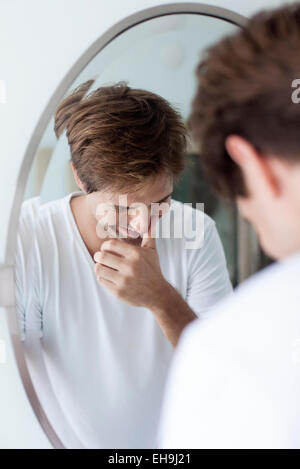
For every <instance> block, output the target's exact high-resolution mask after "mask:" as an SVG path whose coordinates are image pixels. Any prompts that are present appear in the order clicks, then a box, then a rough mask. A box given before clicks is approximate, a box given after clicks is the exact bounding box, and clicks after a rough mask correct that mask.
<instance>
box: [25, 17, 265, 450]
mask: <svg viewBox="0 0 300 469" xmlns="http://www.w3.org/2000/svg"><path fill="white" fill-rule="evenodd" d="M236 29H237V26H236V25H234V24H232V23H230V22H228V21H225V20H223V19H219V18H216V17H212V16H207V15H200V14H187V13H182V14H170V15H164V16H161V17H156V18H153V19H150V20H147V21H143V22H141V23H139V24H136V25H135V26H133V27H131V28H129V29H127V30H126V31H124V32H123V33H122V34H119V35H117V36H116V37H115V38H114V40H113V41H111V42H109V43H108V44H107V45H106V47H104V48H103V49H102V50H101V51H100V52H99V53H98V54H97V55H96V56H95V57H94V58H93V60H91V61H90V62H89V63H88V65H87V66H86V67H85V68H84V69H83V70H82V72H81V73H80V74H79V75H78V77H77V78H76V80H75V81H74V82H73V83H72V86H71V88H69V89H68V90H67V91H66V93H65V95H64V97H67V96H69V95H70V93H72V91H74V90H75V89H77V87H78V86H79V85H81V84H83V83H85V82H87V81H88V80H94V81H93V82H92V84H91V86H90V88H89V89H88V90H87V93H86V95H89V94H91V93H92V92H93V91H95V90H97V89H98V88H100V87H110V86H112V85H114V84H116V83H119V82H126V83H127V85H128V86H129V87H130V88H131V89H140V90H147V91H148V92H151V93H155V94H156V95H158V96H160V97H163V98H164V99H165V100H167V102H168V103H169V104H170V106H172V107H173V108H174V109H176V111H177V112H178V113H179V114H180V115H181V117H182V119H183V121H186V119H187V117H188V115H189V111H190V106H191V101H192V98H193V95H194V92H195V86H196V81H195V75H194V70H195V67H196V65H197V64H198V62H199V60H200V58H201V54H202V53H203V51H204V50H205V49H206V48H207V47H208V46H209V45H210V44H213V43H214V42H215V41H217V40H218V39H220V38H222V37H224V36H225V35H227V34H229V33H231V32H233V31H235V30H236ZM54 119H55V115H53V116H52V118H51V120H50V121H49V123H48V125H47V128H46V130H45V132H44V134H43V137H42V139H41V141H40V144H39V147H38V149H37V151H36V153H35V156H34V160H33V164H32V167H31V171H30V175H29V178H28V182H27V186H26V190H25V197H24V198H25V200H24V203H23V205H22V210H21V215H20V225H19V233H18V246H17V253H16V272H17V275H16V279H17V280H16V294H17V312H18V318H19V324H20V337H21V339H22V343H23V347H24V353H25V357H26V362H27V366H28V370H29V373H30V376H31V379H32V382H33V385H34V388H35V391H36V394H37V396H38V398H39V400H40V403H41V406H42V408H43V410H44V412H45V415H46V416H47V419H48V420H49V422H50V424H51V426H52V427H53V429H54V431H55V432H56V434H57V436H58V438H59V439H60V441H61V442H62V445H63V446H65V447H68V448H72V447H74V448H78V447H83V448H154V447H155V443H156V441H155V438H156V428H157V423H158V418H159V412H160V405H161V399H162V396H163V390H164V385H165V379H166V376H167V372H168V368H169V365H170V361H171V359H172V355H173V350H174V348H173V346H172V344H171V342H170V340H168V338H167V337H166V335H165V333H164V331H163V330H162V328H161V327H160V324H159V322H158V321H157V318H156V317H155V316H154V314H153V312H152V311H151V310H150V309H149V308H146V307H143V306H136V305H130V304H128V303H126V302H125V301H123V300H121V299H118V298H116V297H114V295H113V294H112V293H111V292H110V291H109V290H107V289H105V288H104V287H103V285H101V284H99V282H98V281H97V278H96V275H95V273H94V270H93V269H94V260H93V258H92V256H91V252H89V249H88V247H89V246H88V245H87V244H86V243H85V241H84V238H86V239H88V240H90V238H89V230H88V226H87V223H86V220H87V218H85V212H84V208H86V206H85V205H81V206H80V203H79V202H78V203H77V208H76V210H75V204H74V207H73V208H72V204H71V200H74V199H77V201H79V199H80V198H81V200H84V197H85V195H84V193H83V192H82V191H81V190H80V188H79V187H78V185H77V184H76V182H75V179H74V174H73V171H72V168H71V164H70V157H71V153H70V147H69V144H68V140H67V136H66V132H64V133H63V134H62V135H61V136H60V138H59V139H58V140H57V138H56V135H55V132H54ZM185 159H186V161H187V163H186V168H185V171H184V173H183V177H182V178H181V179H180V181H179V182H178V183H177V184H175V185H174V191H173V194H172V199H171V200H170V201H169V202H170V204H171V205H172V204H173V200H174V201H179V202H182V203H190V204H192V205H193V207H195V204H196V203H203V204H204V212H205V213H206V214H207V215H208V216H210V217H211V219H212V220H214V221H215V223H216V227H217V230H218V233H219V236H220V239H221V241H222V244H223V247H224V251H225V255H226V260H227V266H228V271H229V276H230V279H231V282H232V284H233V285H236V284H237V283H238V281H239V259H238V249H239V243H241V240H240V239H239V226H240V225H239V224H240V223H241V222H240V220H239V219H238V217H237V213H236V210H235V208H234V207H231V206H228V205H226V204H224V203H223V202H221V201H220V200H219V199H218V198H217V197H216V196H215V195H214V194H213V193H212V192H211V191H210V188H209V187H208V185H207V183H206V182H205V180H204V177H203V174H202V169H201V166H200V158H199V155H198V151H197V149H195V148H194V147H193V144H192V142H191V141H190V140H188V146H187V149H186V155H185ZM166 185H167V183H166ZM165 188H166V186H164V185H163V186H162V185H160V188H157V187H152V191H153V194H152V192H151V190H150V192H149V188H148V192H147V194H148V196H149V197H150V199H151V195H153V197H154V193H155V195H157V194H159V193H160V192H164V190H165ZM72 194H73V196H72ZM149 194H150V195H149ZM76 196H77V197H76ZM149 197H148V199H149ZM148 199H147V200H148ZM150 199H149V200H150ZM155 200H157V199H155ZM137 202H138V201H137ZM153 202H154V200H153ZM175 205H176V204H175ZM80 207H81V208H80ZM195 208H196V207H195ZM193 213H194V212H193ZM163 217H164V215H163V216H162V217H161V220H162V219H163ZM37 227H38V228H37ZM209 230H210V231H211V233H216V232H215V231H214V225H213V224H211V225H210V228H209ZM212 236H216V234H214V235H213V234H212V235H211V237H212ZM207 239H208V240H209V239H210V238H209V237H208V238H207ZM156 241H157V243H158V244H157V249H158V255H159V261H160V264H161V269H162V273H163V275H164V277H165V278H166V279H167V281H168V282H170V284H171V285H172V286H173V287H174V288H176V289H177V291H178V292H179V293H180V294H181V296H182V297H183V298H184V299H185V298H187V297H188V295H189V294H191V295H192V294H193V295H194V296H193V298H194V299H193V301H191V304H190V306H191V307H193V308H194V307H196V308H197V305H196V299H195V298H197V295H198V298H199V297H200V296H201V295H202V296H201V298H202V299H201V301H202V300H203V299H204V298H205V301H207V303H205V301H204V300H203V302H202V304H201V308H202V309H201V308H200V306H199V317H201V318H202V310H203V320H205V317H206V316H205V315H206V314H207V315H209V310H210V308H211V307H213V303H214V301H217V296H216V297H213V295H212V294H211V291H212V290H213V286H212V284H211V283H210V282H211V280H209V276H208V272H207V271H201V266H200V264H201V265H202V264H205V260H207V259H206V257H204V258H203V260H202V261H201V262H200V261H199V259H201V255H202V254H201V252H206V251H203V250H202V251H201V249H202V248H199V249H194V250H193V251H191V252H189V254H186V253H185V254H184V256H186V257H183V251H180V252H179V251H178V252H176V249H177V248H176V246H178V245H179V244H178V243H177V244H175V245H174V244H168V243H167V242H164V244H162V243H161V244H160V238H158V239H157V240H156ZM205 242H206V239H205V237H204V245H205ZM214 242H215V243H217V242H218V241H217V238H215V241H214ZM91 244H92V242H91ZM174 246H175V249H174ZM245 249H246V250H247V256H248V257H249V258H251V259H253V258H255V256H257V255H258V254H257V253H258V251H257V244H256V242H255V239H253V238H251V239H249V237H248V238H247V245H246V247H245V246H244V250H245ZM200 251H201V252H200ZM206 255H207V256H208V255H210V256H211V257H210V262H214V259H213V254H212V253H211V251H210V250H209V248H207V254H205V256H206ZM197 262H198V264H199V265H198V266H197V269H196V267H195V265H196V264H197ZM201 272H202V273H201ZM204 274H205V275H207V280H206V283H205V282H204V279H202V280H203V281H202V283H201V282H200V281H199V279H200V280H201V275H203V276H204ZM223 275H225V274H224V273H223ZM222 278H223V279H224V280H221V282H222V281H224V285H222V288H219V291H221V292H223V293H222V295H223V294H224V295H225V292H227V293H229V287H228V283H227V280H226V279H225V277H222ZM192 282H195V283H193V285H192ZM197 282H198V283H197ZM190 283H191V284H190ZM204 284H205V286H204ZM219 287H220V286H219ZM197 288H198V291H197ZM215 288H216V287H215ZM188 290H191V291H192V290H193V291H192V293H190V292H189V291H188ZM200 290H201V293H199V291H200ZM201 301H200V300H199V302H200V303H201ZM200 309H201V311H200ZM197 312H198V311H197Z"/></svg>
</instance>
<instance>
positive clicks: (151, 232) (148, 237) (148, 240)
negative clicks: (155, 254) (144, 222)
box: [141, 215, 159, 249]
mask: <svg viewBox="0 0 300 469" xmlns="http://www.w3.org/2000/svg"><path fill="white" fill-rule="evenodd" d="M158 219H159V216H158V215H153V216H152V217H151V220H150V224H149V227H148V232H147V233H145V234H144V235H143V240H142V244H141V247H143V248H152V249H156V240H155V233H156V224H157V221H158Z"/></svg>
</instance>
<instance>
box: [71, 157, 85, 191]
mask: <svg viewBox="0 0 300 469" xmlns="http://www.w3.org/2000/svg"><path fill="white" fill-rule="evenodd" d="M71 168H72V171H73V175H74V179H75V182H76V184H77V186H78V187H79V189H81V190H82V192H86V190H85V187H84V184H83V183H82V182H81V180H80V179H79V176H78V173H77V170H76V168H75V166H74V164H73V162H72V161H71Z"/></svg>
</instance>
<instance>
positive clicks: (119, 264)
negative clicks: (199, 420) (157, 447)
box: [16, 81, 231, 448]
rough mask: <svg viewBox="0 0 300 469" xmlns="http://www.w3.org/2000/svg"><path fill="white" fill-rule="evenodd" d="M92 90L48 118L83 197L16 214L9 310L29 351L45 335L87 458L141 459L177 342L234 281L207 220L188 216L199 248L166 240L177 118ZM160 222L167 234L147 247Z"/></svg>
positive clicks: (143, 99) (136, 98)
mask: <svg viewBox="0 0 300 469" xmlns="http://www.w3.org/2000/svg"><path fill="white" fill-rule="evenodd" d="M91 84H92V81H89V82H87V83H84V84H82V85H81V86H79V87H78V88H77V89H76V90H74V92H73V93H72V94H71V95H70V96H68V97H67V98H65V99H64V100H63V101H62V103H61V104H60V105H59V107H58V109H57V112H56V116H55V131H56V135H57V136H58V137H59V136H60V135H61V134H62V133H63V131H64V130H66V136H67V138H68V142H69V145H70V150H71V162H72V169H73V172H74V177H75V179H76V182H77V185H78V187H79V188H80V190H81V191H79V192H75V193H72V194H68V195H67V196H66V197H64V198H63V199H59V200H55V201H53V202H48V203H45V204H40V200H39V198H35V199H33V200H29V201H25V202H24V204H23V209H22V216H21V219H20V227H19V238H18V253H17V259H16V264H17V272H16V274H17V275H16V282H17V303H18V311H19V317H20V323H21V328H22V333H23V337H24V339H25V344H26V342H27V343H28V344H29V345H28V346H29V348H30V342H31V338H32V337H33V336H34V332H37V333H38V334H39V335H40V336H41V337H42V340H41V345H42V351H43V359H44V361H45V366H46V369H47V373H48V375H49V378H50V383H51V385H52V388H53V391H54V393H55V394H56V397H57V400H58V402H59V404H60V406H61V409H62V412H63V414H64V416H65V418H66V419H67V420H68V421H69V424H70V426H71V428H72V429H73V431H74V432H75V434H76V435H77V437H78V439H79V440H80V441H81V442H82V444H83V445H84V447H86V448H142V447H144V448H151V447H154V444H155V435H156V431H157V423H158V416H159V410H160V405H161V397H162V392H163V388H164V384H165V377H166V373H167V370H168V365H169V362H170V359H171V357H172V356H173V350H174V347H175V346H176V344H177V342H178V338H179V336H180V334H181V331H182V330H183V328H184V327H185V326H186V325H187V324H188V323H189V322H191V321H193V320H194V319H195V318H199V320H201V321H204V318H205V317H206V316H208V315H209V311H210V310H211V309H212V307H213V306H214V305H215V303H216V302H217V301H219V300H220V299H221V298H223V297H224V296H225V295H227V294H228V293H230V292H231V284H230V281H229V277H228V272H227V269H226V261H225V256H224V252H223V248H222V245H221V242H220V239H219V236H218V233H217V230H216V227H215V223H214V222H213V221H212V220H211V219H210V218H209V217H208V216H206V215H205V216H204V217H203V212H200V211H199V210H195V209H192V208H191V207H187V208H186V209H185V210H184V213H185V217H186V218H184V225H190V222H192V221H194V220H195V219H197V216H199V214H202V219H203V220H204V241H203V243H202V245H201V237H202V234H201V231H202V230H199V231H198V232H197V233H196V239H195V245H194V246H192V247H193V249H189V248H188V247H189V246H188V245H187V243H188V239H187V238H188V236H187V235H186V233H183V234H182V235H181V236H178V237H175V236H172V228H174V227H175V225H176V223H177V222H178V215H179V212H180V209H181V208H182V207H183V204H181V203H179V202H176V201H175V200H173V199H172V191H173V183H174V181H176V180H177V179H178V178H179V177H180V174H181V173H182V170H183V168H184V156H185V146H186V129H185V126H184V124H183V122H182V120H181V117H180V115H179V113H177V112H176V111H175V110H174V109H173V108H172V107H171V106H170V105H169V103H167V101H165V100H164V99H163V98H161V97H159V96H157V95H155V94H153V93H150V92H148V91H144V90H138V89H131V88H129V87H128V86H127V85H126V84H124V83H119V84H116V85H115V86H109V87H102V88H99V89H97V90H95V91H93V92H90V93H89V94H87V95H86V93H87V91H88V90H89V87H90V86H91ZM154 204H158V207H157V205H156V206H155V207H156V208H158V209H159V210H156V212H155V211H153V212H152V210H151V208H152V205H154ZM176 207H177V209H176ZM168 208H169V211H167V209H168ZM174 209H176V210H175V211H176V214H175V215H176V216H174V217H173V218H171V217H170V216H169V214H170V213H171V210H174ZM178 209H179V210H178ZM162 213H163V215H162ZM168 217H169V219H170V225H171V236H169V237H166V236H162V234H161V235H159V236H157V234H159V232H160V228H163V220H166V219H167V218H168ZM158 220H159V221H158ZM172 220H173V221H172ZM196 221H197V220H196ZM177 225H178V223H177ZM179 227H180V226H179ZM177 228H178V226H177ZM33 232H34V235H33ZM33 355H34V354H33ZM32 360H34V356H32V353H31V360H30V361H32ZM32 368H33V369H34V370H36V369H37V370H39V369H40V368H38V367H37V366H35V367H34V366H33V367H32ZM43 395H44V392H43V389H42V390H41V393H40V398H43ZM44 400H45V399H44ZM43 404H44V407H45V410H46V412H47V410H48V407H49V405H48V406H47V402H46V401H45V402H43ZM48 415H49V418H50V420H51V413H50V411H48ZM53 423H54V428H56V423H57V422H53Z"/></svg>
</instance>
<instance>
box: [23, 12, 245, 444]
mask: <svg viewBox="0 0 300 469" xmlns="http://www.w3.org/2000/svg"><path fill="white" fill-rule="evenodd" d="M237 29H238V27H237V26H235V25H233V24H231V23H229V22H226V21H225V20H221V19H218V18H214V17H210V16H204V15H199V14H176V15H174V14H173V15H166V16H162V17H159V18H155V19H151V20H148V21H144V22H142V23H140V24H138V25H136V26H134V27H132V28H130V29H128V30H126V31H125V32H124V33H122V34H120V35H119V36H117V37H116V38H115V39H114V40H113V41H111V42H110V43H109V44H108V45H107V46H106V47H105V48H104V49H103V50H101V51H100V52H99V53H98V54H97V55H96V56H95V57H94V58H93V60H92V61H91V62H90V63H89V64H88V65H87V66H86V67H85V69H84V70H83V71H82V72H81V73H80V74H79V76H78V77H77V78H76V80H75V81H74V82H73V83H72V86H71V87H70V89H69V90H67V92H66V93H65V96H67V95H68V94H69V93H70V92H71V91H72V90H74V89H75V88H76V87H77V86H78V85H79V84H81V83H83V82H86V81H87V80H90V79H95V82H94V83H93V85H92V87H91V88H90V90H89V92H91V91H93V90H94V89H96V88H98V87H100V86H108V85H111V84H114V83H116V82H119V81H125V82H126V83H127V84H128V85H129V86H130V87H132V88H141V89H146V90H149V91H151V92H154V93H156V94H158V95H160V96H162V97H163V98H165V99H166V100H167V101H169V103H170V104H171V105H172V106H173V107H175V108H176V109H177V110H178V111H179V112H180V113H181V115H182V117H183V119H184V120H186V119H187V118H188V116H189V113H190V106H191V101H192V99H193V96H194V93H195V87H196V79H195V74H194V71H195V67H196V65H197V64H198V62H199V61H200V59H201V55H202V53H203V51H204V50H205V49H206V48H207V47H208V46H209V45H210V44H212V43H214V42H216V41H217V40H218V39H220V38H222V37H224V36H225V35H227V34H229V33H231V32H234V31H236V30H237ZM53 126H54V116H52V118H51V120H50V121H49V123H48V125H47V128H46V130H45V132H44V135H43V137H42V139H41V141H40V145H39V147H38V149H37V151H36V154H35V156H34V161H33V165H32V168H31V171H30V176H29V179H28V183H27V186H26V191H25V200H29V199H31V198H33V197H40V201H41V203H47V202H50V201H53V200H56V199H60V198H62V197H64V196H65V195H67V194H69V193H70V192H73V191H77V190H78V187H77V186H76V184H75V181H74V179H73V174H72V171H71V167H70V161H69V160H70V150H69V146H68V143H67V139H66V135H65V133H64V134H63V135H62V136H61V137H60V138H59V140H58V141H57V139H56V137H55V134H54V130H53ZM186 159H187V165H186V171H185V173H184V176H183V178H182V180H181V181H180V182H179V183H178V184H177V185H176V187H175V191H174V195H173V198H174V199H176V200H179V201H182V202H189V203H193V204H195V203H197V202H201V203H204V210H205V212H206V213H207V214H208V215H210V216H211V217H212V218H213V219H214V220H215V221H216V224H217V228H218V231H219V234H220V237H221V240H222V243H223V245H224V249H225V254H226V258H227V264H228V269H229V273H230V277H231V280H232V283H233V284H234V285H236V284H237V279H238V275H237V270H238V239H237V237H238V217H237V213H236V210H235V208H234V207H233V206H229V205H226V204H225V203H223V202H221V201H220V200H219V199H218V198H217V197H216V196H215V195H214V194H213V193H212V192H211V190H210V188H209V187H208V185H207V183H206V181H205V179H204V177H203V173H202V169H201V166H200V158H199V155H198V153H197V150H196V149H195V148H194V147H193V145H192V142H189V146H188V149H187V155H186ZM54 261H55V260H53V262H54ZM50 262H52V260H50ZM78 288H80V286H78ZM70 295H72V291H70ZM113 313H114V314H115V313H117V312H116V311H114V312H113ZM55 314H56V311H53V315H55ZM147 320H148V319H147ZM149 320H150V319H149ZM71 327H72V326H71V325H70V328H71ZM122 327H125V325H124V324H122ZM151 327H152V326H151ZM120 329H121V326H120ZM124 331H125V329H124ZM124 333H125V332H124ZM151 333H153V334H154V332H153V331H152V332H151ZM58 334H59V331H58ZM74 334H75V333H74ZM155 334H156V332H155ZM155 337H156V336H155ZM157 337H158V336H157ZM102 340H103V341H105V337H102ZM160 340H161V339H160V338H159V340H158V342H157V352H156V353H157V355H156V359H157V361H156V362H154V363H152V366H153V367H154V368H155V369H157V368H158V370H159V373H160V375H159V380H158V381H157V383H156V384H157V387H156V388H155V389H154V388H153V389H154V391H153V392H152V388H151V397H150V396H149V402H148V405H149V407H150V408H149V412H150V413H152V414H153V415H154V416H156V415H157V413H158V408H159V403H160V399H161V397H162V391H163V386H164V380H165V378H166V375H167V370H168V363H169V360H170V359H171V356H172V350H171V347H170V345H169V344H167V343H163V341H162V342H160ZM68 341H70V342H72V344H73V346H74V344H75V345H76V350H75V349H74V350H73V351H72V350H69V349H68V345H67V344H68ZM41 343H42V342H41ZM62 343H63V346H62V348H61V350H60V351H57V350H51V349H49V347H48V349H47V347H45V345H43V344H42V347H40V348H39V346H38V343H37V342H35V344H34V345H33V344H29V345H27V350H26V353H27V360H28V363H29V370H30V373H31V377H32V379H33V384H34V386H35V388H36V390H37V394H38V396H39V398H40V400H41V403H42V406H43V408H44V410H45V413H46V415H47V417H48V418H49V421H50V422H51V424H52V425H53V428H55V430H56V431H57V434H58V436H59V437H60V438H61V440H62V442H63V444H64V445H66V446H68V447H70V446H71V447H72V446H75V447H76V446H77V443H76V438H78V441H81V442H82V445H83V446H84V447H103V446H102V445H104V447H108V446H107V445H106V446H105V442H107V441H108V440H106V437H107V435H106V434H103V433H102V435H101V433H99V434H98V433H97V432H96V431H95V432H94V431H92V430H91V429H93V428H98V427H97V425H98V424H99V425H100V423H101V422H102V421H104V422H106V423H105V425H106V429H107V434H109V433H110V432H112V431H113V430H112V428H113V422H114V420H113V416H112V417H111V420H110V415H109V411H110V410H109V409H111V408H112V404H113V397H111V399H110V402H107V403H105V402H101V403H100V404H101V405H102V406H103V407H102V411H101V412H99V406H98V404H99V403H98V402H96V401H95V400H94V399H95V394H97V392H96V391H97V388H95V381H94V374H95V369H96V368H97V363H95V362H94V361H93V360H92V361H91V362H89V363H88V364H87V365H86V366H85V364H83V366H80V362H81V359H82V356H81V352H82V355H84V353H85V351H84V350H80V347H81V343H80V335H79V336H78V338H77V336H76V335H73V336H72V334H71V333H70V336H68V337H67V338H66V339H65V341H64V342H62ZM92 343H93V342H92V341H91V344H92ZM107 345H108V347H110V346H112V347H113V344H107ZM97 346H98V344H97V343H96V346H95V352H96V348H97ZM64 347H65V348H64ZM58 352H59V353H60V354H61V356H63V358H64V359H66V357H67V359H68V360H69V362H67V360H66V361H65V362H64V366H65V368H64V369H57V370H56V369H55V357H57V356H58ZM72 352H74V353H72ZM142 352H143V351H142V350H137V351H135V350H134V347H133V346H132V344H130V343H128V348H127V350H126V354H123V356H121V357H119V358H120V360H124V362H129V360H130V357H131V356H135V355H136V357H135V358H137V359H140V360H142V357H143V353H142ZM105 353H107V354H108V355H109V351H108V349H107V350H106V352H105ZM131 354H133V355H131ZM140 354H141V357H140V356H139V355H140ZM108 355H107V359H108V358H109V357H108ZM75 357H77V361H76V360H75ZM163 357H164V358H165V360H162V358H163ZM166 357H167V358H166ZM105 359H106V357H105V356H104V357H103V362H104V363H105ZM74 360H75V361H74ZM146 360H148V361H147V362H146V363H148V364H149V363H150V362H151V357H150V358H149V357H146ZM150 364H151V363H150ZM145 366H146V365H145ZM76 367H78V374H77V375H76ZM70 369H72V378H74V382H76V383H77V386H76V388H74V389H73V391H74V393H72V396H70V405H67V406H62V407H60V403H59V402H58V403H55V402H54V400H53V399H55V397H56V396H57V401H59V396H60V391H61V390H60V389H58V388H57V387H55V385H53V383H52V378H51V377H52V376H54V375H61V376H60V378H61V377H62V381H63V379H68V378H67V377H68V376H69V375H70V373H69V372H70ZM49 370H51V371H49ZM74 370H75V373H73V371H74ZM122 371H123V370H122ZM149 376H150V381H152V384H151V386H154V383H153V379H151V373H150V372H149ZM105 379H107V380H110V381H112V380H113V375H112V374H110V371H109V370H108V372H107V376H105V377H104V378H103V380H104V381H105ZM105 385H106V383H105V382H103V386H104V387H105ZM143 385H144V383H139V386H141V387H142V386H143ZM115 386H116V387H117V386H119V383H117V382H116V384H115ZM46 388H47V389H46ZM49 389H51V393H52V394H51V395H50V394H49V392H48V391H49ZM119 391H120V392H121V393H123V402H122V406H123V407H122V412H126V409H127V407H128V409H132V408H133V407H134V406H136V408H137V409H138V408H139V407H138V403H139V399H141V397H142V396H141V395H139V394H138V392H136V390H135V391H134V393H133V394H132V399H133V400H134V402H129V400H128V393H127V394H126V390H125V387H124V390H123V388H122V385H121V387H120V389H119ZM99 393H101V389H99ZM73 394H74V395H73ZM153 395H154V397H153ZM73 399H74V402H77V404H76V405H75V404H73ZM147 399H148V396H147ZM151 399H155V406H154V404H153V400H151ZM71 401H72V402H71ZM106 404H107V405H106ZM77 405H78V407H77ZM117 405H119V404H116V405H115V406H114V408H115V409H116V412H117V409H118V407H117ZM151 405H153V406H154V407H153V409H152V408H151ZM72 406H73V407H72ZM79 408H80V411H81V412H82V415H81V418H82V425H81V426H80V428H79V427H78V426H77V427H76V425H77V423H78V421H77V420H76V418H75V417H74V415H75V414H76V413H78V409H79ZM124 408H125V410H124ZM120 409H121V408H120ZM128 412H129V410H128ZM129 414H130V412H129ZM62 416H63V417H62ZM89 418H90V419H91V422H92V423H91V425H89V423H90V422H89V421H88V419H89ZM114 418H115V419H116V417H114ZM62 420H65V422H64V423H66V422H67V424H69V429H70V428H72V431H74V432H75V434H76V436H75V439H74V438H73V439H72V438H71V437H70V434H71V433H72V432H71V430H69V431H66V430H65V425H60V423H61V421H62ZM74 422H77V423H74ZM99 422H100V423H99ZM115 431H116V438H117V432H118V431H121V429H119V428H116V430H115ZM147 431H148V432H150V430H149V426H148V429H147V426H146V425H145V422H141V425H140V426H138V427H137V428H136V434H135V435H134V436H133V440H132V441H131V444H132V446H131V447H139V445H141V444H142V441H144V440H143V438H145V439H146V437H147V435H146V432H147ZM151 431H152V430H151ZM143 432H145V435H144V434H143ZM71 440H72V442H71V443H70V441H71ZM74 441H75V443H74ZM119 441H120V440H119ZM116 447H118V443H116ZM119 447H120V446H119Z"/></svg>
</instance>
